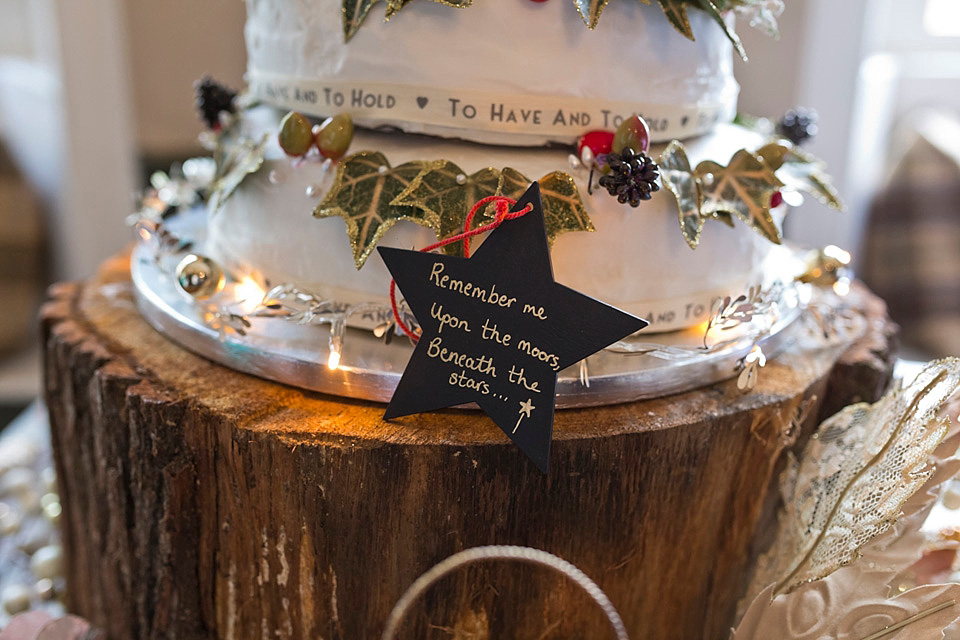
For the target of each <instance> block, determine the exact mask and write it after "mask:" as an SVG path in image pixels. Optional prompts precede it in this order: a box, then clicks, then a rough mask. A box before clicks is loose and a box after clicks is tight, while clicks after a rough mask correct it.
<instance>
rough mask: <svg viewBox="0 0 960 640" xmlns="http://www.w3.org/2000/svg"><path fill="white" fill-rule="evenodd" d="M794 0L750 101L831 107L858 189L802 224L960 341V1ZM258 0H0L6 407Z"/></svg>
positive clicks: (226, 64)
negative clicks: (52, 289) (68, 293)
mask: <svg viewBox="0 0 960 640" xmlns="http://www.w3.org/2000/svg"><path fill="white" fill-rule="evenodd" d="M554 1H559V0H554ZM786 3H787V10H786V12H785V13H784V15H783V16H782V17H781V20H780V22H781V30H782V35H781V39H780V41H779V42H776V41H773V40H771V39H769V38H767V37H766V36H764V35H762V34H761V33H759V32H757V31H755V30H752V29H749V28H747V27H746V26H745V25H741V27H740V29H739V31H740V32H741V34H742V35H743V38H744V41H745V45H746V49H747V51H748V52H749V54H750V57H751V59H750V61H749V62H748V63H740V62H738V63H737V78H738V79H739V80H740V83H741V85H742V93H741V99H740V108H741V110H742V111H744V112H746V113H749V114H753V115H758V116H769V117H771V118H774V119H776V118H778V117H779V116H780V115H781V114H783V113H784V112H785V111H786V110H787V109H789V108H791V107H793V106H796V105H802V106H805V107H810V108H814V109H816V110H817V111H818V112H819V116H820V123H819V135H818V136H817V138H816V139H815V140H814V141H813V143H812V144H810V145H808V149H809V150H810V151H812V152H813V153H815V154H817V155H819V156H820V157H821V158H823V159H824V160H826V161H827V162H828V164H829V167H830V171H831V174H832V175H833V177H834V180H835V183H836V184H837V186H838V187H839V189H840V192H841V193H842V194H843V195H844V197H845V200H846V202H847V205H848V211H847V212H846V213H844V214H837V213H835V212H831V211H827V210H825V209H823V208H821V207H819V206H818V205H816V204H813V203H810V204H807V205H804V206H803V207H801V208H800V210H798V211H794V212H793V213H792V214H791V216H790V217H789V219H788V228H787V235H788V238H790V239H791V240H793V241H796V242H798V243H801V244H805V245H810V246H822V245H825V244H828V243H833V244H837V245H840V246H842V247H843V248H846V249H849V250H851V251H853V252H854V256H855V260H856V266H857V269H858V273H859V275H860V277H861V278H863V279H865V280H866V281H867V282H868V284H869V285H870V286H871V287H873V288H874V290H876V291H877V292H878V293H879V294H880V295H881V296H883V297H885V298H886V299H887V300H888V302H889V304H890V307H891V312H892V314H893V316H894V318H895V319H896V320H898V321H899V322H900V323H901V324H902V325H903V326H904V329H905V335H904V338H905V341H906V342H907V344H908V345H909V348H910V351H908V353H910V354H911V355H919V356H921V357H928V356H935V355H945V354H948V353H952V354H957V353H960V1H958V0H844V1H843V2H838V1H837V0H787V2H786ZM243 14H244V8H243V3H241V2H239V1H238V0H204V1H203V2H196V0H164V1H163V2H136V1H134V0H127V1H124V2H122V1H120V0H86V1H84V2H71V1H69V0H60V1H56V0H0V299H2V300H3V301H4V304H3V308H2V312H0V425H2V424H4V423H5V421H6V420H7V419H8V418H9V417H11V416H12V415H15V414H16V412H17V411H19V410H20V409H21V408H22V407H23V406H25V405H26V404H27V403H29V402H30V401H31V400H32V399H33V398H34V397H35V396H36V395H37V394H38V393H39V376H40V374H39V353H38V348H37V347H36V346H35V343H36V329H35V315H36V310H37V308H38V305H39V304H40V301H41V300H42V296H43V290H44V288H45V286H46V285H47V284H48V283H50V282H54V281H57V280H76V279H83V278H87V277H89V276H90V275H91V274H93V273H94V271H95V270H96V268H97V266H98V265H99V264H100V262H101V261H102V260H103V259H104V258H106V257H107V256H109V255H111V254H113V253H115V252H116V251H118V250H120V249H121V248H122V247H123V246H124V245H125V244H127V243H128V241H129V239H130V232H129V230H128V228H127V227H126V226H125V225H124V218H125V217H126V215H127V214H128V213H129V212H130V211H132V209H133V203H134V193H135V192H136V191H137V190H138V189H139V188H140V187H141V186H142V185H143V184H144V183H145V180H146V177H147V176H148V175H149V174H150V172H151V171H153V170H155V169H166V168H167V167H169V165H170V164H171V162H173V161H176V160H181V159H184V158H186V157H189V156H191V155H197V154H200V153H202V151H201V148H200V146H199V145H198V144H197V142H196V138H197V134H198V133H199V132H200V130H201V127H200V123H199V120H198V119H197V117H196V114H195V111H194V107H193V92H192V88H191V85H192V83H193V81H194V80H196V79H197V78H199V77H200V76H201V75H203V74H204V73H208V74H210V75H212V76H214V77H215V78H217V79H219V80H221V81H222V82H224V83H225V84H227V85H229V86H233V87H241V86H242V84H243V81H242V76H243V71H244V68H245V53H244V48H243V36H242V29H243V20H244V15H243Z"/></svg>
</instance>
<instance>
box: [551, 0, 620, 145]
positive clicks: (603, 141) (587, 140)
mask: <svg viewBox="0 0 960 640" xmlns="http://www.w3.org/2000/svg"><path fill="white" fill-rule="evenodd" d="M534 1H535V2H536V1H538V0H534ZM584 147H590V150H591V151H593V155H594V156H598V155H600V154H601V153H610V150H611V149H612V148H613V132H612V131H602V130H597V131H588V132H587V133H585V134H583V135H582V136H580V140H579V141H578V142H577V156H578V157H579V156H581V155H582V154H583V148H584Z"/></svg>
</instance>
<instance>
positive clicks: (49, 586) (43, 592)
mask: <svg viewBox="0 0 960 640" xmlns="http://www.w3.org/2000/svg"><path fill="white" fill-rule="evenodd" d="M33 589H34V591H36V592H37V595H38V596H40V598H41V599H43V600H53V598H54V597H55V596H56V595H57V590H56V588H55V587H54V585H53V580H51V579H50V578H43V579H42V580H37V584H35V585H33Z"/></svg>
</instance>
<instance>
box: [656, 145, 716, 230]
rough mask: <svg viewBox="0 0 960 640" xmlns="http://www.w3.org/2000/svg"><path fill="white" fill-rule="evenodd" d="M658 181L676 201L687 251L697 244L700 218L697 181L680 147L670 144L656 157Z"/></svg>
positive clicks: (699, 197) (699, 195) (685, 153)
mask: <svg viewBox="0 0 960 640" xmlns="http://www.w3.org/2000/svg"><path fill="white" fill-rule="evenodd" d="M660 179H661V180H662V181H663V186H665V187H666V188H667V190H668V191H669V192H670V193H672V194H673V197H674V198H676V199H677V210H678V215H679V218H680V231H681V232H682V233H683V238H684V240H686V241H687V244H688V245H690V248H691V249H696V248H697V245H698V244H700V232H701V231H703V223H704V220H705V219H704V217H703V216H702V215H700V201H701V199H702V194H701V193H700V181H699V180H698V179H697V176H696V175H694V173H693V169H692V168H691V167H690V160H689V158H687V150H686V149H685V148H684V146H683V143H682V142H680V141H679V140H674V141H672V142H671V143H670V144H668V145H667V148H666V149H664V151H663V154H662V155H661V156H660Z"/></svg>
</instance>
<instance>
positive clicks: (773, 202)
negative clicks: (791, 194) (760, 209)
mask: <svg viewBox="0 0 960 640" xmlns="http://www.w3.org/2000/svg"><path fill="white" fill-rule="evenodd" d="M782 204H783V194H782V193H780V192H779V191H774V192H773V195H772V196H770V208H771V209H776V208H777V207H779V206H780V205H782Z"/></svg>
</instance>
